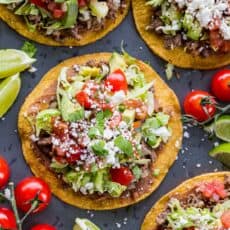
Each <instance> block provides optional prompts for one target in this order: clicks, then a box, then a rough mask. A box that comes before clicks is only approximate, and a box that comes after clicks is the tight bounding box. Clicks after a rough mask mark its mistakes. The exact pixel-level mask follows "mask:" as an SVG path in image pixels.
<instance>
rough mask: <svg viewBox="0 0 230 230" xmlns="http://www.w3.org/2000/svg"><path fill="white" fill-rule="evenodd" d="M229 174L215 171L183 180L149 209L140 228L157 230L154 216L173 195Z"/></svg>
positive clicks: (183, 192) (161, 210) (221, 179)
mask: <svg viewBox="0 0 230 230" xmlns="http://www.w3.org/2000/svg"><path fill="white" fill-rule="evenodd" d="M227 175H228V176H230V172H227V171H226V172H217V173H206V174H202V175H200V176H196V177H193V178H191V179H189V180H186V181H184V182H183V183H182V184H180V185H179V186H177V187H176V188H174V189H173V190H172V191H170V192H169V193H167V194H166V195H164V196H163V197H162V198H161V199H160V200H158V201H157V202H156V204H155V205H154V206H153V207H152V208H151V210H150V211H149V212H148V213H147V215H146V216H145V219H144V222H143V224H142V226H141V230H157V229H158V228H157V223H156V221H155V220H156V217H157V216H158V215H159V214H160V213H161V212H163V211H164V210H165V207H166V205H167V203H168V201H169V200H170V198H171V197H172V196H173V195H176V194H185V193H187V192H189V191H190V190H191V189H193V188H194V187H195V186H196V185H197V184H199V183H200V182H204V181H212V180H213V179H218V180H220V181H224V178H225V176H227Z"/></svg>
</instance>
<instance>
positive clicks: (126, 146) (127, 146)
mask: <svg viewBox="0 0 230 230" xmlns="http://www.w3.org/2000/svg"><path fill="white" fill-rule="evenodd" d="M114 145H115V146H117V147H118V148H119V149H120V150H121V151H122V152H123V153H124V154H126V155H127V156H128V157H131V156H132V155H133V146H132V144H131V142H130V141H127V140H126V139H125V138H124V137H123V136H121V135H120V136H118V137H116V138H115V140H114Z"/></svg>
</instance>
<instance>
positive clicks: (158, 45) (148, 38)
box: [132, 0, 230, 69]
mask: <svg viewBox="0 0 230 230" xmlns="http://www.w3.org/2000/svg"><path fill="white" fill-rule="evenodd" d="M146 2H147V0H133V1H132V7H133V15H134V20H135V24H136V27H137V30H138V32H139V33H140V35H141V37H142V38H143V39H144V41H145V42H146V43H147V45H148V46H149V48H150V49H151V50H152V51H153V52H154V53H155V54H157V55H158V56H160V57H161V58H163V59H164V60H165V61H167V62H169V63H172V64H173V65H175V66H178V67H182V68H192V69H215V68H218V67H222V66H225V65H228V64H230V53H228V54H222V55H220V54H218V55H211V56H210V57H207V58H204V57H201V56H196V57H194V56H192V55H191V54H188V53H186V52H185V51H184V49H183V48H182V47H178V48H175V49H173V50H168V49H166V48H165V47H164V41H163V39H162V37H161V36H160V35H158V34H156V33H154V32H153V31H147V30H146V26H148V25H149V24H150V21H151V17H152V15H153V9H152V7H151V6H148V5H146Z"/></svg>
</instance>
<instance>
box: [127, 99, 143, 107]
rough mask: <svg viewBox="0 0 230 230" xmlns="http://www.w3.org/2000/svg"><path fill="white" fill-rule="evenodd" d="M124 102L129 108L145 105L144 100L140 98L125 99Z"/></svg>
mask: <svg viewBox="0 0 230 230" xmlns="http://www.w3.org/2000/svg"><path fill="white" fill-rule="evenodd" d="M124 104H125V106H127V107H128V108H132V109H136V108H140V107H141V106H142V105H143V102H142V101H141V100H139V99H129V100H127V101H125V102H124Z"/></svg>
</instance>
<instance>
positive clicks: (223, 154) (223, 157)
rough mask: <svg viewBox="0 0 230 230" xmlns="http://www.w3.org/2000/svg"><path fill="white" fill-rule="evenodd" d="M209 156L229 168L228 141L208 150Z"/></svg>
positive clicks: (229, 153)
mask: <svg viewBox="0 0 230 230" xmlns="http://www.w3.org/2000/svg"><path fill="white" fill-rule="evenodd" d="M209 156H211V157H214V158H216V159H217V160H218V161H220V162H221V163H223V164H224V165H226V166H227V167H229V168H230V143H223V144H220V145H218V146H217V147H215V148H213V149H212V150H211V151H210V152H209Z"/></svg>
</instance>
